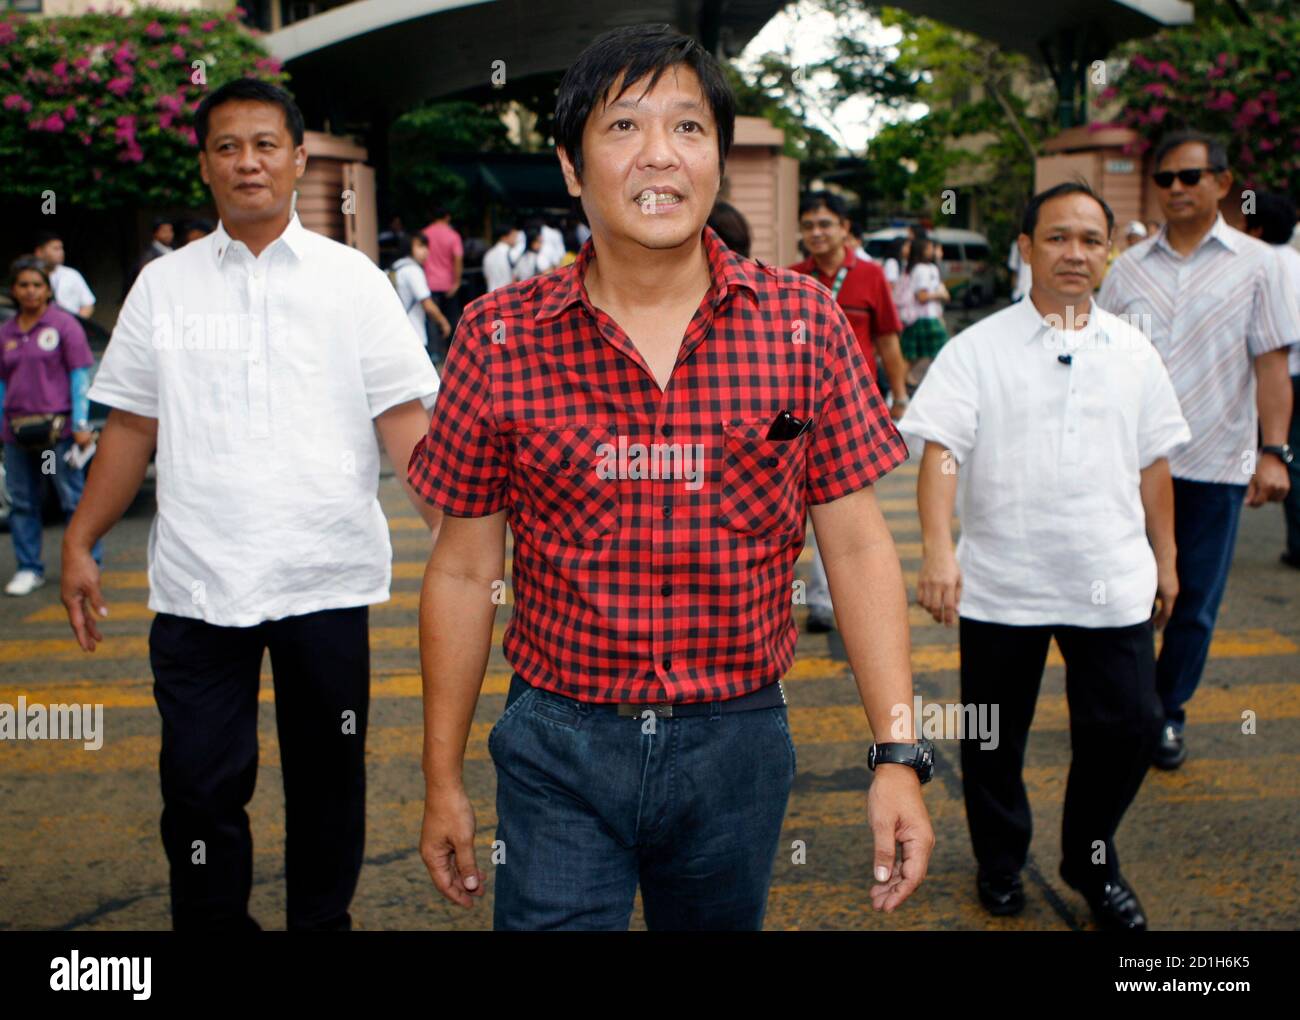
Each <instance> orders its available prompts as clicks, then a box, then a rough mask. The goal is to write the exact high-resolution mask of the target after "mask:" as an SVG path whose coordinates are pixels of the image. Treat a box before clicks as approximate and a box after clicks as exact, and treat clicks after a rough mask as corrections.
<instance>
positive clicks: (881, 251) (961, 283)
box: [863, 227, 997, 308]
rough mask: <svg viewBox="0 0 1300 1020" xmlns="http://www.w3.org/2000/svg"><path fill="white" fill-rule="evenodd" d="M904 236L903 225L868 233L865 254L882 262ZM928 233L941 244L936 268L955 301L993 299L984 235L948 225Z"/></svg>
mask: <svg viewBox="0 0 1300 1020" xmlns="http://www.w3.org/2000/svg"><path fill="white" fill-rule="evenodd" d="M906 236H907V228H906V227H888V228H886V229H885V230H877V231H875V232H874V233H870V234H867V235H866V236H865V237H864V238H863V242H864V246H865V247H866V249H867V254H868V255H870V256H871V257H872V258H873V259H875V260H876V261H877V262H884V261H885V259H887V258H889V257H890V255H891V254H892V253H893V248H894V243H895V242H896V241H898V240H899V239H900V238H904V237H906ZM927 236H928V237H929V238H930V240H932V241H936V242H938V243H939V244H940V245H941V246H942V247H943V257H942V258H941V259H940V260H939V272H940V273H941V274H942V275H943V285H944V286H945V287H947V288H948V293H949V294H951V295H952V299H953V301H954V302H956V301H960V302H961V303H962V304H964V305H965V306H966V307H967V308H974V307H975V306H976V305H986V304H988V303H989V302H990V301H992V300H993V290H994V286H995V284H996V281H997V274H996V270H995V269H994V266H993V260H992V257H991V252H990V249H989V239H988V238H987V237H985V236H984V235H983V234H978V233H976V232H975V231H973V230H953V229H951V228H949V227H936V228H935V229H934V230H931V231H929V232H928V235H927Z"/></svg>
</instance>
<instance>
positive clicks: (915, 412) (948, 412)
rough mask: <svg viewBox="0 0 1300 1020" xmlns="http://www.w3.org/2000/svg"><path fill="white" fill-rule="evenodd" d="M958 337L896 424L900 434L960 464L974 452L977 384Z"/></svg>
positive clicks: (945, 348)
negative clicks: (944, 450) (946, 451)
mask: <svg viewBox="0 0 1300 1020" xmlns="http://www.w3.org/2000/svg"><path fill="white" fill-rule="evenodd" d="M969 346H970V345H969V344H968V343H963V342H961V339H960V337H958V338H954V339H953V340H951V341H949V342H948V343H947V344H945V345H944V346H943V348H942V350H940V351H939V353H938V355H937V356H936V357H935V359H934V361H933V362H932V363H931V365H930V368H929V369H928V370H927V371H926V373H925V378H924V379H923V380H922V381H921V386H920V388H919V389H917V391H916V395H915V396H914V397H912V402H911V403H910V404H909V405H908V407H907V412H906V413H905V414H904V415H903V418H902V420H901V421H899V423H898V427H899V428H900V429H902V431H903V434H904V435H905V436H908V437H915V438H916V439H917V440H920V441H924V442H930V443H939V444H940V445H942V446H945V447H947V448H948V449H949V450H951V451H952V454H953V456H954V457H956V458H957V463H958V464H960V463H962V462H963V461H964V460H965V459H966V458H967V457H968V456H970V452H971V450H973V449H974V448H975V438H976V435H977V434H978V431H979V380H978V378H977V377H976V374H975V371H974V369H973V367H972V366H971V364H970V363H969V360H968V348H969Z"/></svg>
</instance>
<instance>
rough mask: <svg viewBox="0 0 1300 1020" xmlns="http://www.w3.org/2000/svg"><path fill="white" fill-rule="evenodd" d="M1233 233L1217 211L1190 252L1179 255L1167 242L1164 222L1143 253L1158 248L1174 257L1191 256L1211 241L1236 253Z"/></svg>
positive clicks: (1167, 230)
mask: <svg viewBox="0 0 1300 1020" xmlns="http://www.w3.org/2000/svg"><path fill="white" fill-rule="evenodd" d="M1234 233H1236V231H1234V230H1233V229H1232V228H1231V227H1230V226H1228V221H1227V220H1225V219H1224V218H1223V213H1219V214H1218V215H1217V216H1216V217H1215V218H1214V225H1213V226H1212V227H1210V229H1209V230H1207V231H1206V232H1205V236H1204V237H1202V238H1201V240H1200V241H1199V242H1198V243H1197V245H1196V247H1195V248H1194V249H1193V250H1192V252H1191V254H1189V255H1180V254H1178V252H1176V251H1175V250H1174V247H1173V245H1171V244H1170V243H1169V224H1168V223H1166V224H1164V225H1163V226H1162V227H1161V228H1160V231H1159V232H1158V233H1157V234H1156V239H1155V243H1154V244H1149V245H1147V250H1146V251H1145V252H1144V254H1145V255H1150V254H1151V253H1152V252H1153V251H1155V250H1156V249H1160V250H1161V251H1163V252H1165V253H1166V254H1169V255H1172V256H1173V257H1174V258H1176V259H1182V258H1192V257H1193V256H1195V255H1197V254H1198V253H1199V252H1200V250H1201V249H1202V248H1204V247H1205V246H1206V245H1207V244H1209V243H1210V242H1211V241H1218V242H1219V244H1221V245H1223V247H1225V248H1227V249H1228V251H1230V252H1232V253H1233V254H1234V255H1236V254H1237V251H1238V245H1237V239H1236V238H1235V237H1233V236H1232V235H1233V234H1234Z"/></svg>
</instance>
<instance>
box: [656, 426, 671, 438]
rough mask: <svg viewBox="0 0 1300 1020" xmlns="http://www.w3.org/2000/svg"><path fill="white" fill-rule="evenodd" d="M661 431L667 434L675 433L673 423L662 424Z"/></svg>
mask: <svg viewBox="0 0 1300 1020" xmlns="http://www.w3.org/2000/svg"><path fill="white" fill-rule="evenodd" d="M659 431H660V432H662V433H663V434H664V435H665V436H671V435H672V434H673V427H672V426H671V425H661V426H660V427H659Z"/></svg>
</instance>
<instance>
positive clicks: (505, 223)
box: [493, 217, 519, 237]
mask: <svg viewBox="0 0 1300 1020" xmlns="http://www.w3.org/2000/svg"><path fill="white" fill-rule="evenodd" d="M518 229H519V224H518V223H516V222H515V221H514V220H513V219H511V218H509V217H507V218H506V219H504V220H497V229H496V231H495V233H494V235H493V236H494V237H505V236H506V234H508V233H510V232H511V231H512V230H518Z"/></svg>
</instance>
